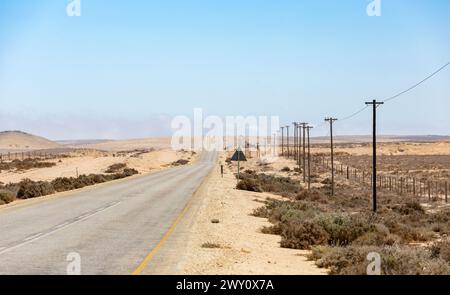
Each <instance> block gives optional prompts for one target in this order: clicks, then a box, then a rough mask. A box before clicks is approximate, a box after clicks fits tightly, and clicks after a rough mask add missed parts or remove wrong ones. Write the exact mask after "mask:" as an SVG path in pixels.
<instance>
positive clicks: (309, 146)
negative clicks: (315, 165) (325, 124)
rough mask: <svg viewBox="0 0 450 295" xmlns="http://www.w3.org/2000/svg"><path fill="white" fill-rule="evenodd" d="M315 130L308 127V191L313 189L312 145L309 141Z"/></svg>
mask: <svg viewBox="0 0 450 295" xmlns="http://www.w3.org/2000/svg"><path fill="white" fill-rule="evenodd" d="M313 128H314V127H312V126H307V127H306V131H307V136H308V190H310V189H311V145H310V140H309V131H310V130H311V129H313Z"/></svg>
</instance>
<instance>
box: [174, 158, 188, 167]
mask: <svg viewBox="0 0 450 295" xmlns="http://www.w3.org/2000/svg"><path fill="white" fill-rule="evenodd" d="M187 164H189V160H186V159H179V160H177V161H175V162H172V166H183V165H187Z"/></svg>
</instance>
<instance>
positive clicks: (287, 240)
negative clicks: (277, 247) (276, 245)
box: [281, 221, 329, 249]
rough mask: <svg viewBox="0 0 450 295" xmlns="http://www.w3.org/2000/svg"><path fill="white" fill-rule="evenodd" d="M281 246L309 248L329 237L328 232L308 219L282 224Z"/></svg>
mask: <svg viewBox="0 0 450 295" xmlns="http://www.w3.org/2000/svg"><path fill="white" fill-rule="evenodd" d="M281 238H282V239H281V247H283V248H293V249H309V248H310V247H311V246H314V245H322V244H324V243H326V242H327V240H328V239H329V235H328V233H327V232H326V231H325V230H324V229H323V228H322V227H321V226H319V225H318V224H316V223H313V222H310V221H297V222H290V223H286V224H282V232H281Z"/></svg>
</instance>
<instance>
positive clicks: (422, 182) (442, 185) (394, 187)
mask: <svg viewBox="0 0 450 295" xmlns="http://www.w3.org/2000/svg"><path fill="white" fill-rule="evenodd" d="M313 161H314V162H315V163H316V164H317V163H318V164H320V165H322V167H323V168H325V169H329V170H330V173H331V159H330V158H329V157H327V156H317V155H315V156H314V160H313ZM333 166H334V173H335V175H338V176H341V177H344V178H345V179H347V180H348V181H352V182H356V183H359V184H361V185H364V186H366V187H368V188H372V186H373V185H374V183H373V175H372V173H371V172H367V171H365V170H360V169H357V168H354V167H351V166H349V165H345V164H343V163H341V162H339V161H335V163H334V165H333ZM449 183H450V181H447V180H445V181H442V180H440V181H437V180H429V179H424V178H416V177H411V176H408V175H391V174H389V173H385V172H380V173H377V183H376V184H375V185H376V186H377V188H379V189H380V190H384V191H389V192H393V193H396V194H398V195H401V196H411V197H413V198H418V199H421V200H427V201H430V202H432V201H433V202H435V201H445V202H446V203H448V194H449V190H450V188H449Z"/></svg>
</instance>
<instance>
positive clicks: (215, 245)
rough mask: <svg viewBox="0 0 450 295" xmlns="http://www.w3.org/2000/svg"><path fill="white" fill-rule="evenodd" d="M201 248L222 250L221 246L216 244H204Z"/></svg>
mask: <svg viewBox="0 0 450 295" xmlns="http://www.w3.org/2000/svg"><path fill="white" fill-rule="evenodd" d="M202 248H209V249H217V248H222V246H221V245H220V244H218V243H212V242H206V243H203V244H202Z"/></svg>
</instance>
